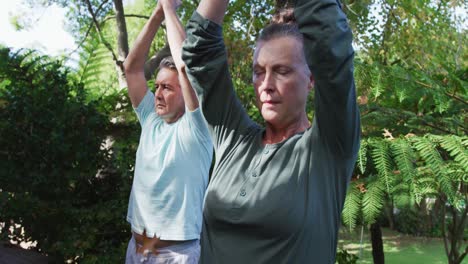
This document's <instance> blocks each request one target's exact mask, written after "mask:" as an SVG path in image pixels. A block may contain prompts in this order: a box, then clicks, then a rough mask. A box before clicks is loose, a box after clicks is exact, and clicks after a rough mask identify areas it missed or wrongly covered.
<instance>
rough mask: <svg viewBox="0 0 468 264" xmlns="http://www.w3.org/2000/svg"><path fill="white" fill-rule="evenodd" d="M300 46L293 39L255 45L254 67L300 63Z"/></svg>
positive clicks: (278, 39) (262, 42)
mask: <svg viewBox="0 0 468 264" xmlns="http://www.w3.org/2000/svg"><path fill="white" fill-rule="evenodd" d="M302 49H303V47H302V44H301V43H300V42H299V41H298V40H297V39H295V38H293V37H279V38H274V39H271V40H268V41H260V42H258V43H257V46H256V48H255V53H254V61H253V62H254V65H260V66H263V65H269V64H291V63H296V62H302V61H303V60H304V58H303V56H304V55H303V54H304V52H303V50H302Z"/></svg>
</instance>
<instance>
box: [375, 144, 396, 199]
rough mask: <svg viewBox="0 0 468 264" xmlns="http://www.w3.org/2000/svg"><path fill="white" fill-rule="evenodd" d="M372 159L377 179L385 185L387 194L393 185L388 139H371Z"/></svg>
mask: <svg viewBox="0 0 468 264" xmlns="http://www.w3.org/2000/svg"><path fill="white" fill-rule="evenodd" d="M371 146H372V151H371V157H372V161H373V163H374V165H375V168H376V169H377V172H378V176H379V180H380V181H381V182H382V183H383V184H384V185H385V188H386V190H387V193H388V194H391V189H392V187H393V181H394V179H393V172H392V171H393V170H392V167H393V164H392V163H393V161H392V159H391V155H390V144H389V142H388V140H373V141H371Z"/></svg>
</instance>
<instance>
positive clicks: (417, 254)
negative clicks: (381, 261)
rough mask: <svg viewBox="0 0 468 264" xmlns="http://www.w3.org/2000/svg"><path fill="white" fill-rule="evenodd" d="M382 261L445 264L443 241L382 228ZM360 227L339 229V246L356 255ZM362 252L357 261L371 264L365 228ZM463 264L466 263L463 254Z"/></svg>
mask: <svg viewBox="0 0 468 264" xmlns="http://www.w3.org/2000/svg"><path fill="white" fill-rule="evenodd" d="M382 233H383V242H384V252H385V264H446V263H448V262H447V257H446V256H445V249H444V242H443V240H442V239H440V238H426V237H414V236H409V235H404V234H400V233H398V232H395V231H392V230H390V229H385V228H383V229H382ZM360 239H361V229H360V228H357V229H356V230H355V231H352V232H349V231H347V230H344V228H343V229H342V230H341V231H340V234H339V241H338V248H339V249H341V248H343V249H346V250H347V251H348V252H349V253H353V254H356V255H358V256H359V252H360V251H361V244H360ZM362 242H363V244H362V253H361V254H362V255H361V256H360V257H359V260H358V263H360V264H364V263H369V264H372V263H373V261H372V246H371V242H370V234H369V231H368V230H364V236H363V240H362ZM463 263H466V264H468V258H466V257H465V259H464V261H463Z"/></svg>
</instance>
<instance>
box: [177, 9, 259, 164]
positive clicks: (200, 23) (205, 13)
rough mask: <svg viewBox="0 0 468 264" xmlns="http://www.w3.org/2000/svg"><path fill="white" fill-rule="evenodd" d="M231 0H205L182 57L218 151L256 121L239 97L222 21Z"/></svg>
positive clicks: (191, 23)
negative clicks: (230, 69) (233, 79)
mask: <svg viewBox="0 0 468 264" xmlns="http://www.w3.org/2000/svg"><path fill="white" fill-rule="evenodd" d="M227 4H228V1H227V0H202V1H201V3H200V5H199V6H198V9H197V10H196V11H195V12H194V14H193V15H192V17H191V19H190V20H189V21H188V23H187V27H186V32H187V38H186V40H185V41H184V43H183V48H182V59H183V61H184V62H185V65H186V72H187V76H188V78H189V79H190V83H191V84H192V86H193V88H194V90H195V92H196V93H197V96H198V98H199V100H200V105H201V106H202V109H203V114H204V116H205V119H206V121H207V123H208V127H209V130H210V133H211V135H212V138H213V144H214V146H215V149H216V151H217V154H216V155H217V156H218V155H223V149H222V148H224V147H226V146H228V145H229V142H227V141H235V140H237V138H238V137H240V136H241V135H242V134H244V133H246V132H247V131H248V129H250V127H252V125H254V123H253V122H252V121H251V120H250V118H249V116H248V115H247V112H246V111H245V109H244V108H243V107H242V104H241V103H240V101H239V100H238V98H237V97H236V94H235V91H234V87H233V83H232V80H231V76H230V73H229V64H228V57H227V52H226V47H225V44H224V40H223V30H222V27H221V22H222V20H223V18H224V13H225V11H226V8H227Z"/></svg>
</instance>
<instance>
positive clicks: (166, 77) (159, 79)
mask: <svg viewBox="0 0 468 264" xmlns="http://www.w3.org/2000/svg"><path fill="white" fill-rule="evenodd" d="M174 82H176V84H179V79H178V74H177V71H176V70H171V69H168V68H161V69H160V70H159V72H158V74H157V75H156V83H174Z"/></svg>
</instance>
